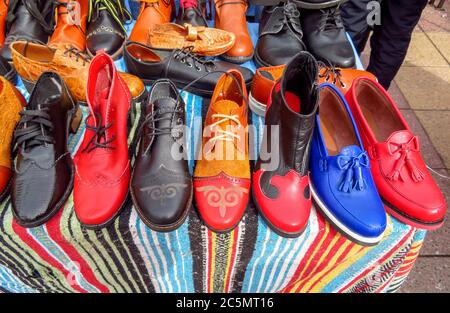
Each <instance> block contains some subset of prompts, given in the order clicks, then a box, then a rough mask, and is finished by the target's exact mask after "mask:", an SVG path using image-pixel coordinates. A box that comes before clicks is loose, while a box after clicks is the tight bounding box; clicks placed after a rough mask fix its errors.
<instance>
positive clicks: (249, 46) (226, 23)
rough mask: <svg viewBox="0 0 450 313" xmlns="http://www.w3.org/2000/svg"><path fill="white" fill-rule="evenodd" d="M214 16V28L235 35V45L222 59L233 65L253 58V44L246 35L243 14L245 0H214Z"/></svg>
mask: <svg viewBox="0 0 450 313" xmlns="http://www.w3.org/2000/svg"><path fill="white" fill-rule="evenodd" d="M214 4H215V9H216V15H215V27H216V28H220V29H223V30H226V31H229V32H231V33H233V34H235V35H236V43H235V44H234V46H233V48H231V49H230V50H228V52H227V53H226V54H224V55H223V56H222V57H223V58H224V59H225V60H227V61H229V62H233V63H243V62H247V61H250V60H251V59H252V57H253V43H252V39H251V38H250V34H249V33H248V27H247V21H246V18H245V14H246V12H247V7H248V4H247V1H246V0H238V1H236V0H214Z"/></svg>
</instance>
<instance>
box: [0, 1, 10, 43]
mask: <svg viewBox="0 0 450 313" xmlns="http://www.w3.org/2000/svg"><path fill="white" fill-rule="evenodd" d="M6 13H8V0H6V1H0V47H3V43H4V42H5V23H6Z"/></svg>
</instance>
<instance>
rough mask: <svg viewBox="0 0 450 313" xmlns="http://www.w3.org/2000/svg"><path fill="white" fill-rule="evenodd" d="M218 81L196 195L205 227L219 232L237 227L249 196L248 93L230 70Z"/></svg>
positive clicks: (239, 76) (198, 166) (237, 74)
mask: <svg viewBox="0 0 450 313" xmlns="http://www.w3.org/2000/svg"><path fill="white" fill-rule="evenodd" d="M228 73H229V74H224V75H223V76H222V77H221V78H220V79H219V81H218V83H217V85H216V88H215V90H214V94H213V97H212V98H211V104H210V106H209V109H208V113H207V115H206V119H205V125H204V130H203V142H202V157H201V159H200V160H198V161H197V163H196V165H195V172H194V195H195V199H196V202H197V207H198V211H199V213H200V215H201V217H202V219H203V221H204V222H205V224H206V226H208V227H209V228H210V229H212V230H214V231H217V232H227V231H230V230H232V229H233V228H235V227H236V225H237V224H238V223H239V221H240V220H241V218H242V216H243V215H244V212H245V209H246V207H247V203H248V200H249V195H250V162H249V157H248V132H247V125H248V124H247V101H246V100H247V99H246V98H247V91H246V89H245V81H244V79H243V77H242V74H241V73H240V72H239V71H237V70H231V71H229V72H228Z"/></svg>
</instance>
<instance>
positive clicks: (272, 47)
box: [255, 2, 306, 67]
mask: <svg viewBox="0 0 450 313" xmlns="http://www.w3.org/2000/svg"><path fill="white" fill-rule="evenodd" d="M259 27H260V31H259V39H258V44H257V45H256V51H255V63H256V65H257V66H258V67H268V66H276V65H282V64H286V63H288V62H289V60H290V59H291V58H292V57H293V56H295V55H296V54H297V53H299V52H300V51H303V50H306V46H305V44H304V43H303V40H302V38H303V32H302V28H301V25H300V12H299V10H298V9H297V7H296V6H295V4H293V3H291V2H287V3H285V4H282V5H280V6H273V7H266V8H265V9H264V11H263V14H262V16H261V22H260V24H259Z"/></svg>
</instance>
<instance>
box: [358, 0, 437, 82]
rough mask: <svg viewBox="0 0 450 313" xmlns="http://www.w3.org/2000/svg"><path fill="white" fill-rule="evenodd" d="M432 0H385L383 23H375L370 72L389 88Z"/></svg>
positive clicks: (371, 44) (382, 15) (382, 10)
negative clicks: (428, 3)
mask: <svg viewBox="0 0 450 313" xmlns="http://www.w3.org/2000/svg"><path fill="white" fill-rule="evenodd" d="M427 2H428V0H384V1H383V2H382V3H381V24H380V25H375V27H374V31H373V35H372V38H371V41H370V46H371V49H372V52H371V55H370V63H369V66H368V68H367V70H368V71H370V72H371V73H373V74H375V76H376V77H377V78H378V81H379V82H380V84H381V85H382V86H383V87H384V88H386V89H388V88H389V85H390V84H391V82H392V80H393V79H394V77H395V75H396V74H397V72H398V70H399V69H400V66H401V65H402V63H403V61H404V60H405V56H406V52H407V51H408V47H409V43H410V42H411V36H412V32H413V30H414V28H415V27H416V25H417V23H418V22H419V19H420V16H421V14H422V11H423V9H424V8H425V6H426V4H427Z"/></svg>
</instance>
